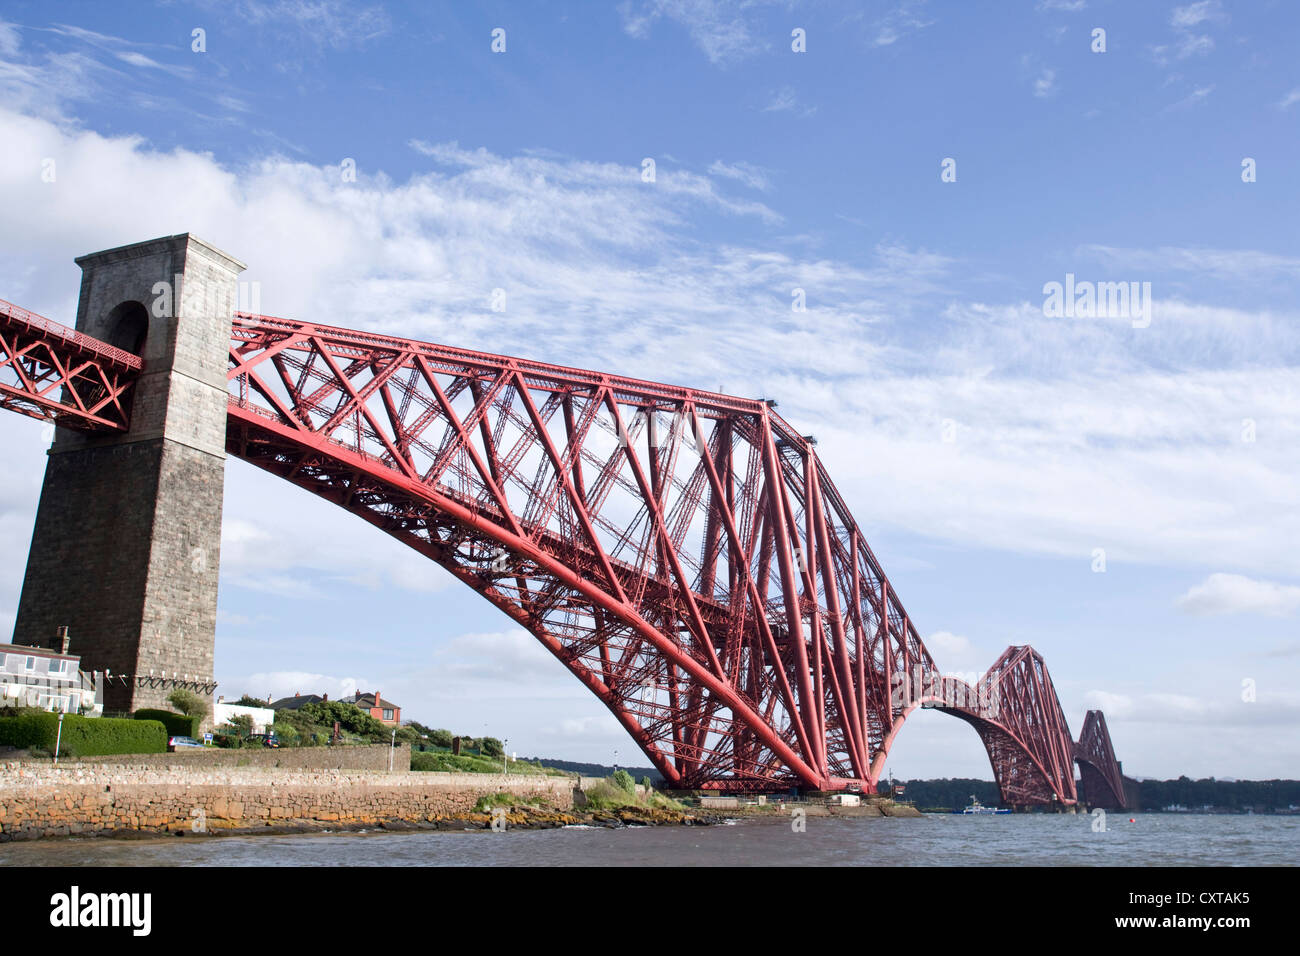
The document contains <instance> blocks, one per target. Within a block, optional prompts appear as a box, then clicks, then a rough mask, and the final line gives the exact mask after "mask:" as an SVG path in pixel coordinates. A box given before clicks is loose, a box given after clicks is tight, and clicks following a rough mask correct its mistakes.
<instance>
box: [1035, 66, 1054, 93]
mask: <svg viewBox="0 0 1300 956" xmlns="http://www.w3.org/2000/svg"><path fill="white" fill-rule="evenodd" d="M1055 93H1056V71H1055V70H1048V69H1044V70H1043V71H1042V72H1041V73H1040V74H1038V77H1037V79H1035V80H1034V96H1037V97H1038V98H1039V99H1046V98H1047V97H1050V96H1052V95H1053V94H1055Z"/></svg>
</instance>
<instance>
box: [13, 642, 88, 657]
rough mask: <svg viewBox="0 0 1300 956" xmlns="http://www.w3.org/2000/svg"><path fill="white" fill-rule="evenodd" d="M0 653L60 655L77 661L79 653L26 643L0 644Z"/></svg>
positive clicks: (41, 655)
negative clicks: (62, 651) (64, 651)
mask: <svg viewBox="0 0 1300 956" xmlns="http://www.w3.org/2000/svg"><path fill="white" fill-rule="evenodd" d="M0 654H27V655H28V656H31V657H61V658H63V659H64V660H69V661H79V660H81V655H79V654H61V653H59V652H58V651H55V650H51V649H50V648H48V647H29V646H27V645H26V644H0Z"/></svg>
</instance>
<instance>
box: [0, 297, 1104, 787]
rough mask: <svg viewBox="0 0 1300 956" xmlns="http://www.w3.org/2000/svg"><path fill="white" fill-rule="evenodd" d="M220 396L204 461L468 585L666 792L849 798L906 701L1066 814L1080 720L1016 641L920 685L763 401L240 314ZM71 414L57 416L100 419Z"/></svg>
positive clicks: (819, 481)
mask: <svg viewBox="0 0 1300 956" xmlns="http://www.w3.org/2000/svg"><path fill="white" fill-rule="evenodd" d="M8 321H9V320H7V319H6V318H5V314H3V313H0V332H2V331H4V330H6V329H8V328H9V326H8V324H6V323H7V322H8ZM70 331H71V330H64V332H70ZM33 334H35V335H36V336H37V338H39V339H40V340H41V341H42V342H43V343H44V345H45V346H46V347H48V348H52V349H55V350H57V349H64V350H71V349H73V348H74V347H76V348H82V349H84V348H85V347H86V346H85V343H81V344H80V345H78V344H77V343H75V342H69V341H68V340H67V337H66V336H63V335H61V334H60V333H59V332H58V331H57V330H54V331H50V330H46V331H45V332H40V331H37V332H35V333H33ZM76 334H79V333H76ZM99 344H102V343H99ZM6 354H9V353H6ZM109 358H111V356H107V357H106V358H105V363H106V364H107V362H108V359H109ZM132 358H133V357H132ZM127 365H128V366H129V362H128V363H127ZM131 371H132V370H131V369H130V368H124V369H123V371H122V373H121V381H122V383H123V385H122V389H121V391H119V393H118V394H119V395H120V396H129V387H130V378H131ZM135 371H136V372H138V366H137V367H136V368H135ZM227 379H228V383H229V398H228V410H227V411H228V421H227V430H226V448H227V452H228V454H232V455H235V456H238V457H240V458H243V459H245V460H247V461H249V462H251V463H253V464H255V465H257V466H258V467H260V468H263V469H264V470H267V471H269V472H271V473H273V474H276V475H279V476H280V477H282V478H284V479H286V480H288V481H291V482H293V483H294V484H297V485H299V486H300V487H303V488H306V489H308V490H309V491H311V492H312V493H314V494H317V495H319V496H321V497H324V498H326V499H328V500H330V501H333V502H334V503H335V504H338V505H339V506H340V507H343V508H346V509H347V510H349V511H351V512H353V513H354V514H357V515H359V516H360V517H362V518H364V519H365V520H367V521H369V522H370V523H372V524H374V525H375V526H376V527H379V528H381V529H382V530H383V531H385V532H386V533H388V534H390V535H392V536H394V537H396V538H397V539H399V540H401V541H403V542H404V543H405V544H407V545H408V546H410V547H412V548H414V549H415V550H417V551H419V552H420V553H421V554H423V555H425V556H426V557H428V558H430V559H431V560H434V561H436V562H437V563H439V564H440V565H441V566H442V567H444V568H446V569H447V570H448V571H449V572H450V573H451V574H453V575H454V576H455V577H457V578H458V579H459V580H461V581H463V582H465V583H466V584H468V585H470V586H471V587H473V588H474V589H475V590H477V591H478V592H479V593H480V594H482V595H483V596H484V597H486V598H487V599H488V600H489V601H491V602H492V603H493V604H494V605H495V606H496V607H498V608H499V609H501V610H502V611H503V612H505V613H506V614H508V615H509V616H510V617H511V618H513V619H514V620H515V621H517V622H518V623H519V624H520V625H521V626H522V627H524V628H526V629H527V630H528V631H529V632H530V633H532V634H533V635H534V636H535V637H536V638H537V639H538V640H539V641H540V642H541V643H542V645H543V646H544V647H546V648H547V649H548V650H549V651H550V652H551V653H552V654H553V655H554V656H555V657H556V658H558V659H559V660H560V661H561V662H562V663H563V664H564V665H565V666H566V667H567V668H568V669H569V670H570V671H571V672H572V673H573V674H574V675H575V676H576V677H577V678H578V679H579V680H581V681H582V682H583V683H584V684H585V685H586V686H587V687H588V688H589V689H590V690H591V691H592V692H593V693H595V694H596V695H597V696H598V697H599V698H600V699H601V700H602V701H603V702H604V703H605V704H606V706H607V707H608V708H609V709H610V710H611V711H612V712H613V714H614V715H615V716H616V718H617V719H618V720H619V722H620V723H621V725H622V726H623V727H624V728H625V729H626V730H627V731H628V733H629V734H630V735H631V736H632V737H633V739H635V740H636V742H637V743H638V745H640V746H641V748H642V749H643V750H644V751H645V753H646V754H647V756H648V757H649V758H650V759H651V760H652V761H653V762H654V764H655V766H656V767H657V768H658V769H659V770H660V772H661V773H663V775H664V777H665V779H666V781H667V782H668V784H669V785H670V786H673V787H700V788H717V789H744V790H762V789H769V790H770V789H777V788H784V787H789V786H799V787H803V788H810V789H831V788H839V787H843V786H846V785H850V784H858V785H862V786H864V787H870V786H874V785H875V783H876V781H877V780H878V779H879V777H880V774H881V772H882V770H883V768H884V761H885V758H886V756H887V754H888V752H889V748H890V746H891V744H892V742H893V741H894V739H895V737H896V736H897V734H898V731H899V729H900V728H901V727H902V726H903V723H904V721H905V720H906V718H907V716H908V715H909V714H910V713H911V711H912V710H914V709H915V708H916V707H917V706H933V707H937V708H938V709H942V710H945V711H946V712H949V713H953V714H954V715H956V716H958V717H961V718H962V719H964V720H966V721H967V722H969V723H971V724H972V726H974V727H975V728H976V730H977V731H978V732H979V734H980V736H981V739H983V740H984V743H985V746H986V747H987V749H988V751H989V755H990V760H991V763H992V765H993V769H994V772H995V775H996V776H997V777H998V782H999V785H1000V786H1001V787H1002V793H1003V799H1004V801H1006V802H1008V803H1013V804H1017V805H1033V804H1056V805H1058V806H1071V805H1073V804H1075V803H1076V802H1077V801H1078V794H1077V792H1076V787H1075V782H1074V778H1073V766H1072V764H1073V761H1074V759H1075V758H1076V756H1077V755H1078V754H1081V753H1086V754H1087V755H1089V757H1088V759H1100V758H1097V757H1096V754H1098V753H1099V752H1100V751H1099V749H1098V745H1097V744H1096V741H1099V740H1100V739H1101V737H1100V736H1099V735H1105V726H1104V722H1103V723H1101V724H1100V725H1099V727H1098V726H1096V725H1095V724H1096V722H1094V723H1092V724H1089V725H1087V726H1088V728H1090V729H1088V730H1086V733H1090V734H1092V737H1091V738H1089V739H1090V740H1094V743H1091V744H1088V746H1087V747H1084V745H1083V744H1082V743H1081V744H1080V745H1078V746H1077V747H1076V745H1075V744H1073V742H1072V741H1071V739H1070V736H1069V729H1068V727H1067V726H1066V723H1065V719H1064V716H1063V714H1062V712H1061V708H1060V704H1059V702H1058V701H1057V698H1056V693H1055V690H1054V688H1053V687H1052V684H1051V679H1050V677H1049V676H1048V675H1047V671H1046V667H1045V665H1044V664H1043V661H1042V658H1041V656H1039V655H1038V654H1037V652H1035V651H1034V650H1033V649H1032V648H1028V647H1022V648H1008V650H1007V652H1006V653H1004V654H1003V655H1002V657H1001V658H999V660H998V662H997V663H995V665H994V667H993V668H991V669H990V671H989V672H988V673H987V674H986V675H985V676H984V678H983V679H982V680H981V681H980V682H978V683H977V684H976V685H975V686H973V687H972V686H968V685H966V684H964V683H963V682H961V681H956V680H954V679H953V678H949V677H943V676H942V675H941V674H940V673H939V671H938V668H937V666H936V665H935V662H934V661H933V659H932V658H931V656H930V654H929V652H928V650H927V649H926V648H925V645H924V643H923V642H922V640H921V638H920V636H919V634H918V633H917V630H916V628H915V626H914V625H913V624H912V621H911V619H910V617H909V616H908V614H907V612H906V610H905V609H904V608H903V606H902V604H901V602H900V601H899V599H898V597H897V595H896V594H895V593H894V590H893V588H892V586H891V585H890V583H889V581H888V579H887V577H886V575H885V573H884V571H883V570H882V568H881V566H880V563H879V562H878V561H877V559H876V557H875V555H874V554H873V553H872V551H871V549H870V547H869V546H868V544H867V542H866V540H865V537H864V536H863V534H862V532H861V530H860V529H859V528H858V526H857V524H856V522H855V521H854V520H853V517H852V515H851V514H850V513H849V510H848V508H847V506H846V504H845V502H844V500H843V499H842V497H841V496H840V494H839V493H838V491H837V490H836V489H835V486H834V484H833V483H832V481H831V479H830V476H829V475H828V474H827V473H826V470H825V468H824V466H823V465H822V463H821V462H820V460H819V459H818V457H817V455H816V452H815V449H814V443H813V442H812V441H811V440H810V439H809V438H808V437H807V436H803V435H801V434H799V433H798V431H796V430H795V429H794V428H792V427H791V426H790V425H789V424H788V423H787V422H786V421H784V419H782V418H781V417H780V416H779V415H778V414H776V412H775V411H774V410H773V408H772V405H771V404H769V403H768V402H764V401H758V400H751V399H743V398H737V397H734V396H728V395H722V394H718V393H713V392H705V391H700V390H696V389H690V388H684V387H679V386H672V385H665V384H660V383H654V382H647V381H640V380H636V379H630V378H625V377H621V376H616V375H610V374H606V373H601V372H595V371H586V370H582V369H574V368H567V367H563V366H558V365H549V364H545V363H540V362H533V361H529V360H526V359H519V358H511V357H508V356H501V355H493V354H488V353H481V352H473V351H469V350H465V349H456V348H450V347H447V346H441V345H434V344H430V343H424V342H417V341H414V340H409V339H403V338H397V337H393V336H386V335H380V334H375V333H370V332H365V331H359V330H352V329H344V328H335V327H330V326H324V325H318V324H312V323H307V322H300V321H294V320H289V319H282V318H273V317H268V316H260V315H252V314H246V313H236V314H235V316H234V320H233V328H232V332H231V342H230V349H229V362H228V368H227ZM47 393H48V389H47ZM83 404H84V400H83V401H82V402H80V403H78V402H74V403H72V404H71V405H69V404H67V403H66V402H64V403H63V404H62V406H61V408H62V410H61V411H60V412H59V414H61V415H65V416H66V415H72V416H80V418H79V419H78V423H79V424H80V426H81V427H84V428H89V429H92V430H93V429H107V428H111V427H116V426H114V425H113V424H112V423H111V422H107V421H99V420H98V418H102V417H104V416H102V415H100V411H102V408H100V409H99V410H96V411H92V410H90V409H89V408H87V409H84V410H83V409H82V407H81V406H82V405H83ZM123 408H124V409H125V410H126V411H129V406H126V405H125V404H124V405H123ZM19 410H22V409H21V408H20V409H19ZM66 423H67V419H66V418H65V419H62V420H60V424H66ZM1105 743H1106V746H1107V747H1108V746H1109V737H1108V735H1105ZM1080 748H1082V749H1080Z"/></svg>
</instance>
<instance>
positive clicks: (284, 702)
mask: <svg viewBox="0 0 1300 956" xmlns="http://www.w3.org/2000/svg"><path fill="white" fill-rule="evenodd" d="M324 700H325V698H324V697H322V696H321V695H320V694H299V695H298V696H296V697H281V698H280V699H279V700H277V701H275V702H273V703H270V704H267V706H268V707H270V708H271V709H272V710H298V709H299V708H300V707H302V705H303V704H319V703H322V702H323V701H324Z"/></svg>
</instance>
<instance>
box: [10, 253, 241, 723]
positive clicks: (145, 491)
mask: <svg viewBox="0 0 1300 956" xmlns="http://www.w3.org/2000/svg"><path fill="white" fill-rule="evenodd" d="M76 261H77V265H79V266H81V269H82V277H81V299H80V302H79V304H78V306H77V329H78V330H79V331H82V332H85V333H87V334H88V335H92V336H94V337H95V338H98V339H102V340H104V341H106V342H109V343H110V344H112V345H116V346H118V347H119V348H124V349H127V350H128V351H132V352H135V353H136V354H138V355H140V356H141V357H142V358H143V359H144V369H143V372H142V373H141V376H140V379H139V381H138V383H137V385H136V387H135V394H134V398H133V401H132V410H131V428H130V431H128V432H125V433H121V434H115V435H102V434H99V435H90V434H84V433H82V432H75V431H71V430H67V429H62V428H60V429H58V430H57V432H56V436H55V439H54V443H53V445H52V446H51V447H50V451H49V460H48V462H47V463H46V468H45V484H44V486H43V487H42V489H41V500H40V507H39V510H38V511H37V514H36V526H35V530H34V531H33V534H32V547H31V552H30V554H29V556H28V559H27V573H26V577H25V578H24V580H23V590H22V597H21V598H20V600H19V604H18V616H17V621H16V624H15V627H14V641H15V643H21V644H39V645H43V646H48V645H49V644H50V643H51V642H52V641H53V639H54V636H55V632H56V629H57V628H58V627H59V626H60V625H65V624H66V625H68V627H69V628H70V631H71V638H72V647H71V651H72V653H79V654H80V655H81V657H82V668H83V669H84V670H98V671H108V672H109V676H108V678H107V686H106V689H105V697H104V707H105V710H106V711H128V710H136V709H138V708H140V707H157V706H163V707H165V706H166V704H165V703H164V701H165V700H166V697H167V695H168V694H169V693H171V691H172V690H173V688H176V687H185V688H188V689H190V690H193V691H195V692H196V693H198V694H200V695H204V696H206V697H208V698H209V700H210V698H211V694H212V687H213V677H212V672H213V643H214V638H215V631H216V614H217V578H218V569H219V564H220V561H219V559H220V550H221V504H222V487H223V481H224V475H225V464H226V453H225V447H226V445H225V443H226V366H227V361H228V358H229V350H230V325H231V316H232V314H233V312H234V309H235V303H236V299H237V295H238V279H237V277H238V275H239V273H241V272H242V271H243V270H244V265H243V263H240V262H238V261H236V260H235V259H232V258H231V257H230V256H228V255H226V254H225V253H223V252H220V251H219V250H217V249H215V248H213V247H212V246H210V245H208V244H207V243H206V242H203V241H202V240H201V239H198V238H196V237H194V236H191V235H188V234H183V235H179V236H168V237H166V238H162V239H153V240H150V241H148V242H140V243H135V244H134V245H129V246H122V247H120V248H117V249H109V250H107V251H105V252H96V253H92V254H91V255H88V256H82V257H81V258H79V259H77V260H76ZM209 713H211V708H210V707H209Z"/></svg>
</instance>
